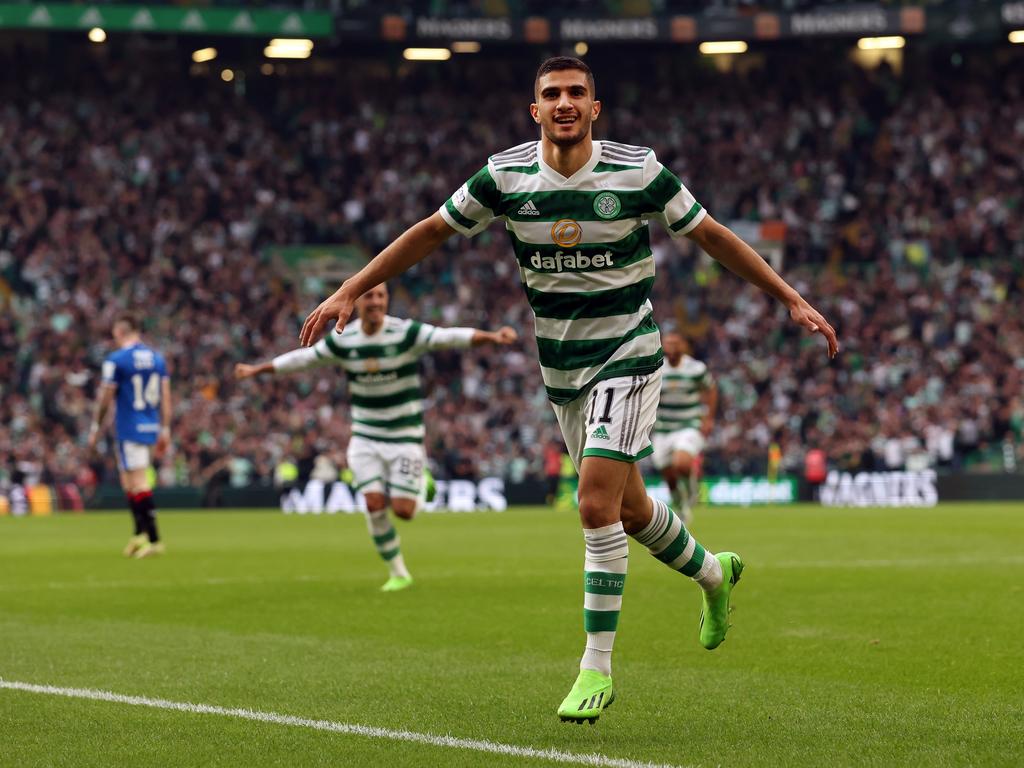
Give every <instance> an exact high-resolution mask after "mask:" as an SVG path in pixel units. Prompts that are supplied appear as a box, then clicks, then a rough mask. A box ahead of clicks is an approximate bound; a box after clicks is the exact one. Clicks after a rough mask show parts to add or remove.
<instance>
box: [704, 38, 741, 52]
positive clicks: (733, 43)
mask: <svg viewBox="0 0 1024 768" xmlns="http://www.w3.org/2000/svg"><path fill="white" fill-rule="evenodd" d="M698 50H699V51H700V52H701V53H703V54H704V55H705V56H721V55H723V54H727V53H746V52H747V44H746V42H744V41H743V40H712V41H708V42H706V43H701V44H700V45H699V46H698Z"/></svg>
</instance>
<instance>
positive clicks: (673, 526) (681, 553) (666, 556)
mask: <svg viewBox="0 0 1024 768" xmlns="http://www.w3.org/2000/svg"><path fill="white" fill-rule="evenodd" d="M651 502H652V504H653V506H654V509H653V513H652V514H651V521H650V523H648V524H647V525H646V526H645V527H644V528H643V529H642V530H640V531H638V532H637V533H635V534H633V538H634V539H636V540H637V541H638V542H640V543H641V544H643V545H644V546H645V547H647V550H648V551H649V552H650V553H651V554H652V555H654V556H655V557H656V558H658V559H659V560H660V561H661V562H663V563H664V564H665V565H667V566H668V567H669V568H671V569H673V570H675V571H679V572H680V573H682V574H684V575H686V576H689V577H690V578H691V579H693V580H694V581H696V582H697V583H698V584H699V585H700V586H701V588H702V589H704V591H706V592H710V591H713V590H715V589H717V588H718V587H719V586H720V585H721V584H722V566H721V563H719V561H718V559H717V558H716V557H715V556H714V555H713V554H712V553H710V552H708V551H707V550H705V549H704V547H702V546H701V545H700V543H699V542H698V541H697V540H696V539H695V538H693V536H691V535H690V532H689V531H687V530H686V526H685V525H683V521H682V519H681V518H680V517H679V516H678V515H676V514H675V513H674V512H673V511H672V510H671V509H670V508H669V506H668V505H667V504H665V503H664V502H663V501H658V500H657V499H651Z"/></svg>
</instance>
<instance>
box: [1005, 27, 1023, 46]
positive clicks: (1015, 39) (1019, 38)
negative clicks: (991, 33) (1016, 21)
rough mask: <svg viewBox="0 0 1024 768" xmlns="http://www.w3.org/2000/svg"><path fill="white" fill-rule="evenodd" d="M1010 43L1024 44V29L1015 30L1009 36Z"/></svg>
mask: <svg viewBox="0 0 1024 768" xmlns="http://www.w3.org/2000/svg"><path fill="white" fill-rule="evenodd" d="M1009 38H1010V42H1011V43H1024V29H1015V30H1013V32H1011V33H1010V35H1009Z"/></svg>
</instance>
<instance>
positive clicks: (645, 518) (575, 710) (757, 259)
mask: <svg viewBox="0 0 1024 768" xmlns="http://www.w3.org/2000/svg"><path fill="white" fill-rule="evenodd" d="M530 114H531V116H532V118H533V120H534V122H535V123H536V124H537V125H538V126H539V128H540V140H539V141H529V142H526V143H523V144H520V145H518V146H515V147H512V148H510V149H508V150H505V151H504V152H499V153H498V154H495V155H492V156H491V157H490V158H488V160H487V164H486V165H485V166H483V167H482V168H481V169H480V170H479V171H478V172H477V173H476V174H474V175H473V176H472V177H471V178H470V179H469V180H468V181H467V182H466V183H465V184H463V185H462V186H461V187H459V189H457V190H456V191H455V193H454V194H453V195H452V196H451V197H450V198H449V199H448V200H447V201H446V202H445V203H444V204H443V205H442V206H441V208H440V209H439V210H438V211H437V212H436V213H435V214H433V215H431V216H429V217H427V218H425V219H423V220H421V221H420V222H418V223H417V224H414V225H413V226H412V227H410V228H409V229H408V230H407V231H406V232H404V233H403V234H402V235H400V236H399V237H398V238H397V239H396V240H395V241H394V242H393V243H391V244H390V245H389V246H388V247H386V248H385V249H384V250H383V251H381V252H380V253H379V254H378V255H377V256H376V257H375V258H374V259H373V260H372V261H371V262H370V263H369V264H368V265H367V266H366V267H364V268H363V269H362V270H360V271H359V272H358V273H357V274H356V275H355V276H353V277H351V278H349V279H348V280H346V281H345V282H344V283H343V284H342V285H341V287H340V288H339V289H338V290H337V291H336V292H335V293H334V295H332V296H331V297H330V298H328V299H327V300H326V301H324V302H322V303H321V304H320V306H318V307H317V308H316V309H315V310H314V311H313V312H311V313H310V315H309V316H308V317H307V318H306V322H305V324H304V325H303V328H302V334H301V336H300V338H301V341H302V343H303V344H304V345H310V344H313V343H314V342H316V340H317V339H318V338H319V337H320V335H321V334H322V333H323V332H324V330H325V328H326V326H327V323H328V322H330V321H331V320H333V321H335V322H336V323H337V324H338V325H340V326H344V325H345V323H346V322H348V318H349V315H350V314H351V313H352V309H353V306H354V303H355V300H356V299H357V298H358V297H359V296H360V295H361V294H362V293H363V292H364V291H366V290H367V289H368V288H370V287H371V286H374V285H377V284H378V283H381V282H384V281H385V280H388V279H390V278H393V277H396V276H397V275H399V274H401V273H402V272H404V271H406V270H407V269H409V268H410V267H412V266H413V265H414V264H416V263H418V262H420V261H422V260H423V259H424V258H426V257H427V256H428V255H430V254H431V253H433V252H434V251H435V250H437V249H438V247H440V245H441V244H442V243H444V242H445V241H446V240H447V239H448V238H449V237H451V236H452V235H453V234H455V233H456V232H457V233H460V234H462V235H466V236H473V235H476V234H478V233H480V232H482V231H483V230H484V229H486V228H487V227H488V226H489V225H490V223H491V222H493V221H495V220H500V221H501V222H502V223H503V224H504V226H505V229H506V230H507V231H508V234H509V237H510V240H511V243H512V250H513V252H514V253H515V256H516V260H517V261H518V264H519V274H520V279H521V281H522V284H523V287H524V289H525V291H526V296H527V299H528V301H529V302H530V306H531V307H532V309H533V312H534V315H535V317H536V336H537V350H538V353H539V358H540V366H541V376H542V377H543V379H544V384H545V387H546V389H547V394H548V399H549V400H550V401H551V403H552V406H553V408H554V411H555V416H556V418H557V419H558V423H559V426H560V427H561V430H562V436H563V437H564V438H565V443H566V446H567V448H568V449H569V454H570V456H571V457H572V459H573V462H574V463H575V465H576V467H577V469H578V471H579V475H580V479H579V511H580V520H581V523H582V525H583V535H584V541H585V552H586V554H585V558H584V567H583V570H584V602H583V606H584V608H583V627H584V631H585V633H586V645H585V648H584V652H583V657H582V659H581V660H580V669H579V675H578V677H577V678H576V682H575V683H574V685H573V686H572V689H571V690H570V691H569V694H568V695H567V696H566V697H565V699H564V700H563V701H562V703H561V705H560V706H559V707H558V710H557V712H558V716H559V717H560V718H561V719H562V720H564V721H571V722H577V723H579V722H583V721H589V722H594V721H596V720H597V718H598V717H600V716H601V713H602V712H603V710H604V709H605V707H607V706H608V705H609V704H611V703H612V701H613V700H614V698H615V694H616V691H615V689H614V688H613V686H612V676H611V656H612V645H613V643H614V641H615V633H616V629H617V625H618V620H619V611H620V609H621V605H622V595H623V590H624V587H625V580H626V570H627V554H628V547H627V535H628V536H632V537H633V538H635V539H636V540H637V541H638V542H639V543H640V544H642V545H644V546H645V547H647V548H648V550H649V551H650V553H651V554H652V555H653V556H654V557H656V558H657V559H658V560H660V561H661V562H663V563H664V564H665V565H667V566H669V567H670V568H671V569H672V570H675V571H679V572H680V573H682V574H684V575H686V576H689V577H690V578H692V579H693V580H694V581H695V582H696V583H697V584H698V585H699V586H700V587H701V590H702V592H703V597H702V600H703V611H702V614H701V617H702V618H701V620H700V622H699V629H698V637H699V639H700V642H701V644H702V645H703V646H704V647H705V648H707V649H709V650H711V649H713V648H717V647H718V646H719V645H720V644H721V643H722V641H723V640H725V635H726V632H727V630H728V628H729V621H728V619H729V601H730V595H731V594H732V589H733V586H734V585H735V584H736V582H737V581H739V577H740V574H741V572H742V571H743V562H742V560H741V559H740V558H739V556H738V555H736V554H734V553H730V552H720V553H718V554H717V555H713V554H712V553H710V552H708V551H706V550H705V549H704V547H703V546H701V545H700V544H699V543H697V541H696V540H695V539H694V538H693V537H692V536H690V534H689V532H688V531H687V530H686V527H685V526H684V525H683V523H682V521H681V520H680V519H679V517H678V516H677V515H676V514H675V513H674V512H673V511H672V510H671V509H670V508H669V507H668V505H666V504H664V503H662V502H661V501H657V500H654V499H651V498H650V497H649V496H648V495H647V490H646V487H645V486H644V482H643V477H642V475H641V474H640V470H639V468H638V467H637V464H636V462H637V461H638V460H639V459H641V458H643V457H645V456H648V455H650V453H651V452H652V446H651V432H652V430H653V428H654V422H655V414H656V411H657V405H658V393H659V390H660V383H661V368H662V361H663V357H664V356H663V352H662V348H661V343H660V339H659V334H658V326H657V323H655V321H654V315H653V309H652V306H651V302H650V298H649V297H650V294H651V287H652V285H653V283H654V266H655V265H654V258H653V255H652V252H651V246H650V239H649V233H648V224H649V223H650V222H656V223H658V224H660V225H661V226H663V227H664V228H665V229H666V230H667V231H668V232H669V234H670V235H671V236H672V237H683V236H685V237H688V238H690V239H691V240H693V241H694V242H696V244H697V245H699V246H700V247H701V248H702V249H703V250H704V251H705V252H706V253H707V254H708V255H710V256H711V257H712V258H714V259H716V260H718V261H719V262H720V263H722V264H723V265H724V266H726V267H727V268H729V269H730V270H732V271H733V272H735V273H736V274H737V275H739V276H740V277H741V278H743V279H744V280H746V281H748V282H750V283H752V284H754V285H756V286H757V287H758V288H760V289H762V290H764V291H766V292H767V293H769V294H770V295H772V296H773V297H775V298H776V299H778V300H779V301H781V302H782V303H783V304H785V306H786V307H787V309H788V310H789V315H790V317H791V318H792V319H793V320H794V321H795V322H796V323H798V324H800V325H801V326H803V327H804V328H806V329H807V330H809V331H811V332H814V333H821V334H822V335H824V337H825V338H826V340H827V342H828V354H829V356H833V355H835V354H836V352H837V351H838V349H839V345H838V341H837V339H836V334H835V331H834V330H833V329H832V326H831V325H829V324H828V322H827V321H826V320H825V318H824V317H823V316H822V315H821V314H820V313H819V312H818V311H817V310H815V309H814V307H812V306H811V305H810V304H809V303H808V302H807V301H806V300H804V299H803V297H801V296H800V294H799V293H798V292H797V291H795V290H794V289H793V288H792V287H791V286H790V285H788V284H787V283H786V282H785V281H784V280H783V279H782V278H781V277H780V276H779V275H778V274H776V272H775V271H774V270H773V269H772V268H771V267H770V266H769V265H768V263H767V262H766V261H765V260H764V259H763V258H761V256H759V255H758V253H757V252H756V251H754V249H752V248H751V247H750V246H749V245H747V244H746V243H744V242H743V241H742V240H741V239H740V238H738V237H737V236H736V235H735V234H734V233H733V232H732V231H731V230H729V229H728V227H725V226H723V225H722V224H719V223H718V222H716V221H715V220H714V219H713V218H712V217H711V216H710V215H708V214H707V211H705V210H704V208H703V207H702V206H701V205H700V203H698V202H697V201H696V200H695V199H694V196H693V195H692V194H690V191H689V190H688V189H687V188H686V187H685V186H684V185H683V184H682V182H681V181H680V180H679V179H678V178H677V177H676V175H675V174H673V173H672V172H671V171H670V170H669V169H668V168H665V166H663V165H662V164H661V163H660V162H659V161H658V159H657V157H655V154H654V151H653V150H652V149H650V148H649V147H640V146H635V145H630V144H620V143H618V142H614V141H608V140H602V141H595V140H594V138H593V132H592V124H593V122H594V121H595V120H596V119H598V117H599V115H600V114H601V102H600V101H598V100H597V99H596V96H595V84H594V75H593V73H592V72H591V71H590V67H588V66H587V65H586V63H585V62H583V61H581V60H580V59H573V58H569V57H564V56H559V57H556V58H553V59H548V60H547V61H545V62H544V63H543V64H541V66H540V68H539V69H538V71H537V75H536V77H535V79H534V102H533V103H532V104H531V105H530ZM607 254H610V257H609V256H608V255H607ZM584 255H585V256H586V257H587V259H589V260H590V263H589V264H588V265H587V266H585V267H582V268H581V264H580V262H582V261H584V259H583V258H581V257H582V256H584ZM598 258H600V264H598V265H596V266H595V264H594V261H595V260H596V259H598ZM570 263H571V264H572V265H573V266H568V265H569V264H570ZM538 264H539V266H538ZM676 602H677V601H676V600H675V598H671V599H666V601H665V603H664V609H665V610H676ZM682 698H685V695H681V696H680V699H682Z"/></svg>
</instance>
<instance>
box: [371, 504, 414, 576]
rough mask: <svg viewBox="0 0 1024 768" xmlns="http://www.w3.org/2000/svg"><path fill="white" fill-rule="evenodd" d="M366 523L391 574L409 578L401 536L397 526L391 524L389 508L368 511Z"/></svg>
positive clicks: (378, 552)
mask: <svg viewBox="0 0 1024 768" xmlns="http://www.w3.org/2000/svg"><path fill="white" fill-rule="evenodd" d="M366 525H367V527H368V528H369V530H370V536H372V537H373V544H374V546H375V547H376V548H377V554H379V555H380V556H381V557H382V558H383V559H384V561H385V562H386V563H387V564H388V570H389V571H390V572H391V576H393V577H399V578H406V579H407V578H409V571H408V569H407V568H406V567H405V561H404V560H403V559H402V552H401V549H400V548H399V545H400V544H401V538H400V537H399V535H398V531H396V530H395V526H394V525H392V524H391V518H389V517H388V511H387V509H378V510H374V511H372V512H367V513H366Z"/></svg>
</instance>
